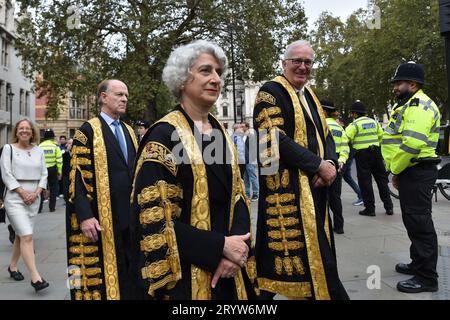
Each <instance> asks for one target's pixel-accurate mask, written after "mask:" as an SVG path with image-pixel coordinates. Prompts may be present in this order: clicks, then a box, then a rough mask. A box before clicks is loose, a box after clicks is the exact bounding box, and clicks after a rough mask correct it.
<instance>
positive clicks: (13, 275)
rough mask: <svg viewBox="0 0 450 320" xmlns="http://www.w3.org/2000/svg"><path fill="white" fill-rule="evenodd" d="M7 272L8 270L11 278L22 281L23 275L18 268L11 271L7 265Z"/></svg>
mask: <svg viewBox="0 0 450 320" xmlns="http://www.w3.org/2000/svg"><path fill="white" fill-rule="evenodd" d="M8 272H9V276H10V277H11V278H13V279H14V280H16V281H22V280H23V279H25V278H24V277H23V274H22V273H20V271H19V270H17V271H11V269H10V268H9V266H8Z"/></svg>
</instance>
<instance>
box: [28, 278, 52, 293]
mask: <svg viewBox="0 0 450 320" xmlns="http://www.w3.org/2000/svg"><path fill="white" fill-rule="evenodd" d="M49 285H50V284H49V283H48V282H47V281H45V280H44V279H42V281H36V282H33V281H31V286H32V287H33V288H34V290H36V292H38V291H40V290H42V289H45V288H47V287H48V286H49Z"/></svg>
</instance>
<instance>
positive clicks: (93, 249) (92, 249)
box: [69, 245, 98, 254]
mask: <svg viewBox="0 0 450 320" xmlns="http://www.w3.org/2000/svg"><path fill="white" fill-rule="evenodd" d="M69 252H70V253H73V254H93V253H97V252H98V247H97V246H83V245H81V246H71V247H69Z"/></svg>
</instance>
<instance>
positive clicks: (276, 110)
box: [255, 98, 281, 123]
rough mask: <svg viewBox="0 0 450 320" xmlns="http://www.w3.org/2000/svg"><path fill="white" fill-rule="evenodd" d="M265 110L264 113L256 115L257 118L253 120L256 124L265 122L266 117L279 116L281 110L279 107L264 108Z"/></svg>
mask: <svg viewBox="0 0 450 320" xmlns="http://www.w3.org/2000/svg"><path fill="white" fill-rule="evenodd" d="M274 99H275V98H274ZM255 104H258V102H256V103H255ZM265 110H266V111H265V112H260V113H259V114H258V116H257V117H256V119H255V121H256V122H258V123H260V122H261V121H263V120H265V119H266V120H267V117H270V116H274V115H277V114H281V109H280V108H279V107H272V108H266V109H265Z"/></svg>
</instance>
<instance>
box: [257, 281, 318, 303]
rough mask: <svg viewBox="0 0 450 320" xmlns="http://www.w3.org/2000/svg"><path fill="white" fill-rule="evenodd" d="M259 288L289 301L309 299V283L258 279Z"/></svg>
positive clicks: (310, 293)
mask: <svg viewBox="0 0 450 320" xmlns="http://www.w3.org/2000/svg"><path fill="white" fill-rule="evenodd" d="M258 284H259V288H260V289H261V290H266V291H269V292H272V293H279V294H281V295H283V296H285V297H287V298H289V299H291V300H299V299H305V298H311V297H312V292H311V284H310V283H309V282H284V281H275V280H271V279H266V278H258Z"/></svg>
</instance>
